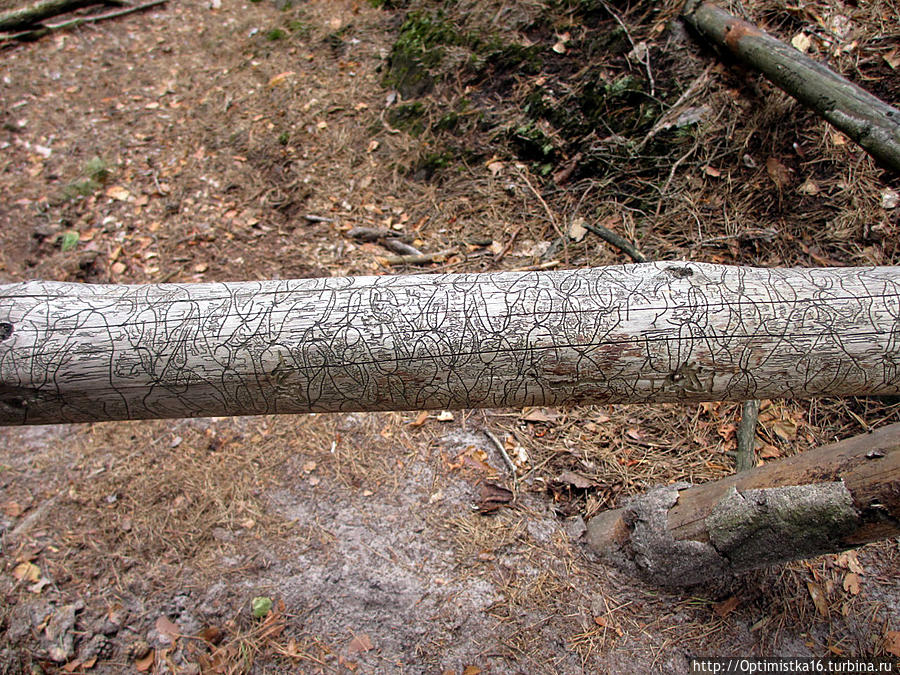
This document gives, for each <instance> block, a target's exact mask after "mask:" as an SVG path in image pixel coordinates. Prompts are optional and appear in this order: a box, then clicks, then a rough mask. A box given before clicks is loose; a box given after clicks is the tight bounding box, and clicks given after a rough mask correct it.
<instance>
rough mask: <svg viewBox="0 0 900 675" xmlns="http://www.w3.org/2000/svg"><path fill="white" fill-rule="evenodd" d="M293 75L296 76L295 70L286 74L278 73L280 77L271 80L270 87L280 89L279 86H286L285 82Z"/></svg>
mask: <svg viewBox="0 0 900 675" xmlns="http://www.w3.org/2000/svg"><path fill="white" fill-rule="evenodd" d="M291 75H294V71H293V70H288V71H286V72H284V73H278V75H276V76H275V77H273V78H272V79H271V80H269V86H270V87H272V88H274V87H278V86H280V85H282V84H284V83H285V81H286V80H287V79H288V78H289V77H290V76H291Z"/></svg>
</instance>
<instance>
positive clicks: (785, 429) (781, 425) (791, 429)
mask: <svg viewBox="0 0 900 675" xmlns="http://www.w3.org/2000/svg"><path fill="white" fill-rule="evenodd" d="M772 431H774V432H775V435H776V436H778V437H779V438H781V439H782V440H785V441H793V440H795V439H796V438H797V424H796V423H794V422H792V421H791V420H778V421H777V422H775V424H773V425H772Z"/></svg>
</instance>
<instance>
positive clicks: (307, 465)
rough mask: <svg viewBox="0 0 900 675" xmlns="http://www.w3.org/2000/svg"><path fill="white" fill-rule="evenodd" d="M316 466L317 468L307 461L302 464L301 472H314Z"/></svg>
mask: <svg viewBox="0 0 900 675" xmlns="http://www.w3.org/2000/svg"><path fill="white" fill-rule="evenodd" d="M316 466H317V464H316V463H315V462H314V461H312V460H309V461H308V462H303V471H305V472H306V473H312V472H313V471H315V470H316Z"/></svg>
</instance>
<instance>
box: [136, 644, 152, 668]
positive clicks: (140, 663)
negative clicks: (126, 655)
mask: <svg viewBox="0 0 900 675" xmlns="http://www.w3.org/2000/svg"><path fill="white" fill-rule="evenodd" d="M155 660H156V652H155V651H154V650H152V649H151V650H150V651H149V652H147V655H146V656H144V657H142V658H140V659H136V660H135V662H134V667H135V668H137V669H138V670H139V671H140V672H142V673H146V672H147V671H148V670H150V669H151V668H152V667H153V662H154V661H155Z"/></svg>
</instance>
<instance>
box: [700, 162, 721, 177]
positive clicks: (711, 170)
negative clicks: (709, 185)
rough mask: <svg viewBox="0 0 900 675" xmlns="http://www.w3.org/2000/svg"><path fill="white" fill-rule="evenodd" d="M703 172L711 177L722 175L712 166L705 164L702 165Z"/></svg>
mask: <svg viewBox="0 0 900 675" xmlns="http://www.w3.org/2000/svg"><path fill="white" fill-rule="evenodd" d="M703 173H705V174H706V175H707V176H711V177H712V178H718V177H719V176H721V175H722V172H721V171H719V170H718V169H717V168H715V167H713V166H709V165H706V166H704V167H703Z"/></svg>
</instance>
